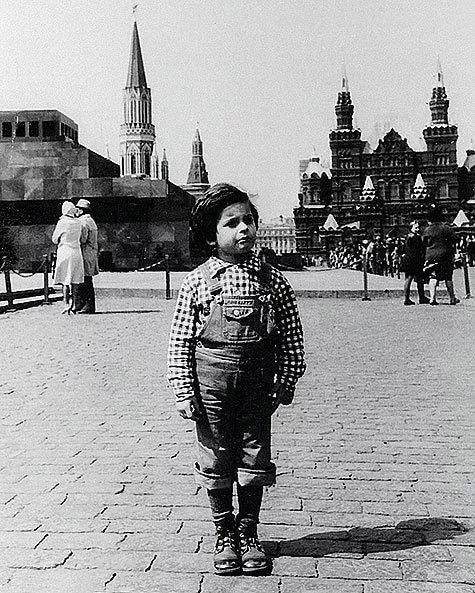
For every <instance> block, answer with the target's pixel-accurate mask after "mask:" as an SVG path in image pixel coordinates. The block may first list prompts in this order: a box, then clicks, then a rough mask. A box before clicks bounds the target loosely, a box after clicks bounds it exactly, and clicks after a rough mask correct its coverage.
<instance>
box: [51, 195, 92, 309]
mask: <svg viewBox="0 0 475 593" xmlns="http://www.w3.org/2000/svg"><path fill="white" fill-rule="evenodd" d="M61 212H62V216H61V217H60V219H59V220H58V223H57V224H56V227H55V229H54V231H53V236H52V241H53V243H55V244H57V245H58V249H57V253H56V268H55V271H54V278H53V282H54V284H62V285H63V298H64V301H65V303H66V304H67V305H68V306H67V307H66V308H65V309H64V310H63V313H67V314H68V315H69V314H70V313H77V311H78V307H79V299H78V296H79V294H78V293H79V285H80V284H82V283H83V282H84V264H83V260H82V254H81V243H80V239H81V222H80V221H79V219H78V218H76V214H77V210H76V206H75V205H74V204H73V203H72V202H63V205H62V206H61ZM69 288H71V298H70V299H69V297H68V293H69Z"/></svg>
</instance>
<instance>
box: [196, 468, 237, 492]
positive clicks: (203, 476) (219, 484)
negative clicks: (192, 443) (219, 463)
mask: <svg viewBox="0 0 475 593" xmlns="http://www.w3.org/2000/svg"><path fill="white" fill-rule="evenodd" d="M194 470H195V482H196V483H197V484H198V486H204V487H205V488H207V489H209V490H214V489H221V488H232V486H233V484H234V482H235V481H236V477H235V476H220V475H218V474H215V473H213V472H209V471H208V472H204V471H203V470H202V469H201V467H200V465H199V463H195V465H194Z"/></svg>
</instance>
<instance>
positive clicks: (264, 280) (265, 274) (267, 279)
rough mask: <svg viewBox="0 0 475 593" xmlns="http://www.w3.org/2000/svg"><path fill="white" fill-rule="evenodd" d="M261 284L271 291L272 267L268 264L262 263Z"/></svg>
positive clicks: (260, 271)
mask: <svg viewBox="0 0 475 593" xmlns="http://www.w3.org/2000/svg"><path fill="white" fill-rule="evenodd" d="M258 276H259V283H260V284H262V286H264V287H265V288H267V289H268V290H270V289H271V267H270V265H269V264H268V263H266V262H262V263H261V267H260V270H259V274H258Z"/></svg>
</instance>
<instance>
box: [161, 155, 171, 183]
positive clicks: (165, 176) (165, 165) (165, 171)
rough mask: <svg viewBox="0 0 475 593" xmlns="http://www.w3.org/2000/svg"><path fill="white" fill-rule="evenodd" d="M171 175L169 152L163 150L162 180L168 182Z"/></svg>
mask: <svg viewBox="0 0 475 593" xmlns="http://www.w3.org/2000/svg"><path fill="white" fill-rule="evenodd" d="M169 175H170V172H169V169H168V159H167V151H166V150H165V149H163V156H162V179H165V180H168V178H169Z"/></svg>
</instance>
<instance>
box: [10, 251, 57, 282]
mask: <svg viewBox="0 0 475 593" xmlns="http://www.w3.org/2000/svg"><path fill="white" fill-rule="evenodd" d="M46 261H47V259H46V255H44V256H43V261H42V262H41V263H40V264H39V265H38V267H37V268H36V269H35V270H34V271H33V272H20V271H19V270H15V269H14V268H13V266H12V265H11V264H10V263H9V261H8V257H6V256H5V257H4V258H3V261H2V264H1V265H0V272H3V271H5V270H8V271H9V272H13V273H14V274H16V275H17V276H20V278H31V277H32V276H34V275H35V274H38V273H39V272H41V271H42V270H44V267H45V264H46Z"/></svg>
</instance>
